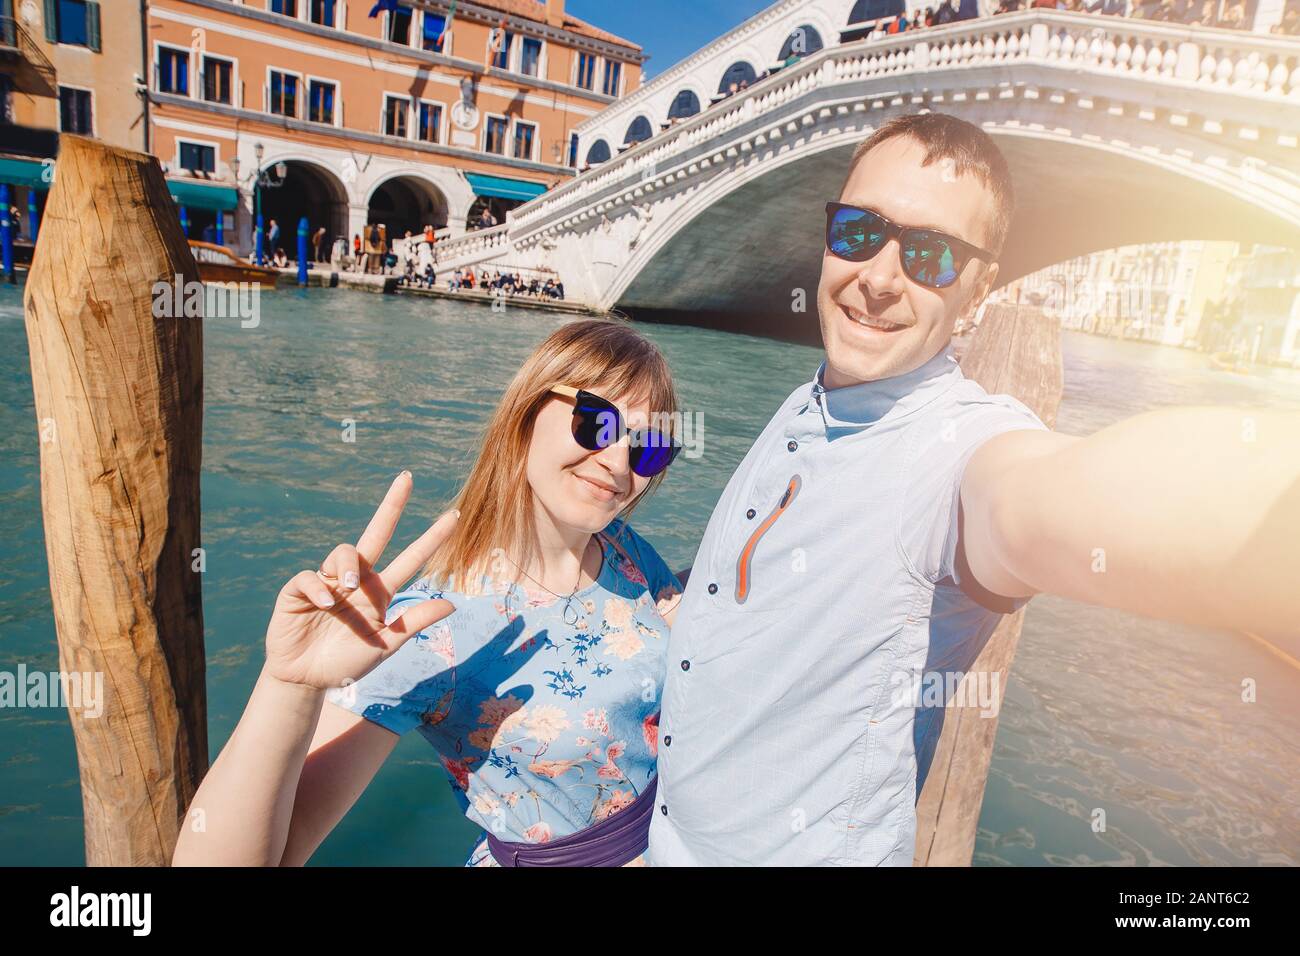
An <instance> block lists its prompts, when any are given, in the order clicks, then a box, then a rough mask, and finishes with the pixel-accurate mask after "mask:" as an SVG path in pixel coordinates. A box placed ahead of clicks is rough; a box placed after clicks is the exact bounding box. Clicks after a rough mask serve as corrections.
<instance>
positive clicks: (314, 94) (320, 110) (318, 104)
mask: <svg viewBox="0 0 1300 956" xmlns="http://www.w3.org/2000/svg"><path fill="white" fill-rule="evenodd" d="M337 88H338V87H337V86H336V84H334V83H327V82H326V81H324V80H312V81H311V83H310V84H309V85H308V87H307V118H308V119H309V120H311V121H312V122H313V123H325V124H327V125H329V126H333V125H334V92H335V90H336V89H337Z"/></svg>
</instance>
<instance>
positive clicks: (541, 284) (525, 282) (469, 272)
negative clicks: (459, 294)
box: [447, 267, 564, 300]
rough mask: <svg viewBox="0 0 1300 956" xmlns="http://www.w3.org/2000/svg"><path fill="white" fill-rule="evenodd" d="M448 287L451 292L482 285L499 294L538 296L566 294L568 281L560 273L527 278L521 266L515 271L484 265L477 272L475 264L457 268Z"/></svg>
mask: <svg viewBox="0 0 1300 956" xmlns="http://www.w3.org/2000/svg"><path fill="white" fill-rule="evenodd" d="M447 289H448V291H451V292H456V291H459V290H462V289H463V290H466V291H473V290H474V289H478V290H480V291H482V292H490V293H493V294H495V295H524V296H531V297H532V298H535V299H556V300H562V299H563V298H564V283H563V282H561V281H559V279H558V278H557V277H556V276H550V275H548V276H542V275H534V276H532V277H531V278H528V279H525V278H524V277H523V276H522V275H521V274H520V273H519V271H518V270H517V269H516V270H515V271H513V272H510V271H507V272H501V271H500V270H492V271H488V270H486V269H484V270H482V271H481V272H477V273H476V272H475V271H474V269H473V268H472V267H471V268H468V269H457V270H456V271H455V273H454V274H453V275H451V276H450V277H449V278H448V279H447Z"/></svg>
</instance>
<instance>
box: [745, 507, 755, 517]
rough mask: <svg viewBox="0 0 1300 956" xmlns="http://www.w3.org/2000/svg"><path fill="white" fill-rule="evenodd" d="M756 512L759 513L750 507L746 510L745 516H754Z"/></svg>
mask: <svg viewBox="0 0 1300 956" xmlns="http://www.w3.org/2000/svg"><path fill="white" fill-rule="evenodd" d="M756 514H758V512H757V511H755V510H754V509H753V508H750V509H749V510H748V511H746V512H745V517H746V518H753V517H754V515H756Z"/></svg>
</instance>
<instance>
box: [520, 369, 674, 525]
mask: <svg viewBox="0 0 1300 956" xmlns="http://www.w3.org/2000/svg"><path fill="white" fill-rule="evenodd" d="M587 391H589V392H592V393H593V394H595V395H599V396H600V397H601V398H606V399H608V400H609V401H611V402H613V403H614V405H615V406H616V407H617V408H618V411H619V414H620V415H622V417H623V424H624V426H625V428H627V429H638V428H644V427H646V425H647V424H648V422H649V415H650V408H649V405H648V404H647V402H646V400H644V399H642V400H640V401H638V402H637V403H636V404H633V405H628V404H627V402H626V400H625V398H623V397H617V396H614V395H612V394H611V393H610V392H609V391H602V390H601V388H600V387H599V386H594V387H592V388H589V389H587ZM527 475H528V484H529V486H530V487H531V488H532V490H533V495H534V498H535V500H536V503H537V506H538V507H539V508H541V509H542V511H544V512H545V513H546V514H547V515H549V517H550V519H551V520H552V521H553V522H555V524H556V526H557V527H560V528H562V529H573V530H580V531H586V532H596V531H600V530H601V529H602V528H604V527H605V526H606V525H607V524H609V523H610V521H612V520H613V519H614V518H615V517H616V516H617V515H618V513H619V512H620V511H622V510H623V509H624V508H626V507H627V506H628V504H629V503H631V502H632V501H633V500H634V499H635V498H636V497H637V496H638V495H639V494H641V492H643V491H644V490H645V488H646V485H647V484H649V482H650V479H649V478H643V477H641V476H640V475H638V474H636V473H634V472H633V471H632V469H631V467H629V465H628V436H627V435H626V434H625V435H624V436H623V437H622V440H621V441H619V442H618V444H615V445H610V446H608V447H606V448H602V449H600V450H599V451H588V450H587V449H586V448H583V447H582V446H581V445H579V444H578V443H577V441H576V440H575V439H574V437H573V399H571V398H568V397H566V396H563V395H552V396H551V397H550V399H549V400H548V401H547V402H546V404H544V405H543V406H542V409H541V411H539V412H538V413H537V420H536V422H535V423H534V425H533V437H532V441H531V443H530V444H529V447H528V466H527Z"/></svg>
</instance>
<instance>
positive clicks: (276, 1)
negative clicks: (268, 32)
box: [270, 0, 298, 20]
mask: <svg viewBox="0 0 1300 956" xmlns="http://www.w3.org/2000/svg"><path fill="white" fill-rule="evenodd" d="M270 6H271V12H272V13H278V14H280V15H281V16H286V17H293V18H294V19H295V20H297V19H298V0H271V4H270Z"/></svg>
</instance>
